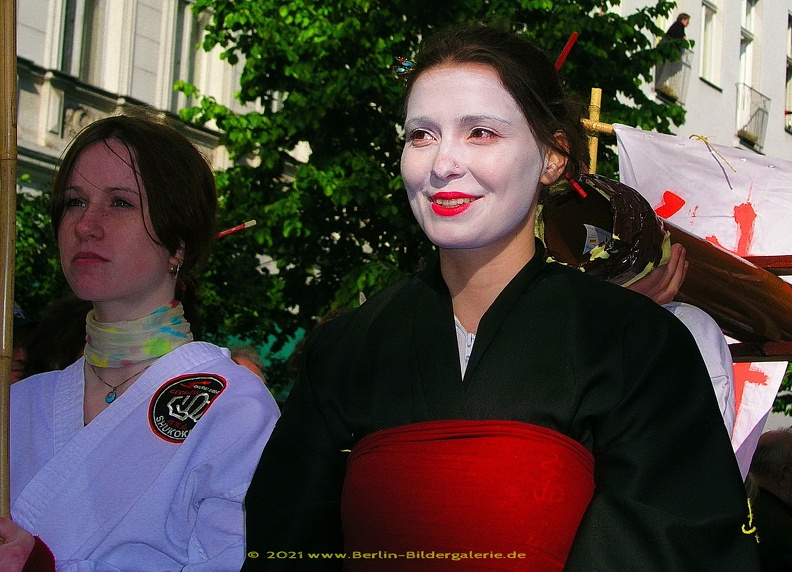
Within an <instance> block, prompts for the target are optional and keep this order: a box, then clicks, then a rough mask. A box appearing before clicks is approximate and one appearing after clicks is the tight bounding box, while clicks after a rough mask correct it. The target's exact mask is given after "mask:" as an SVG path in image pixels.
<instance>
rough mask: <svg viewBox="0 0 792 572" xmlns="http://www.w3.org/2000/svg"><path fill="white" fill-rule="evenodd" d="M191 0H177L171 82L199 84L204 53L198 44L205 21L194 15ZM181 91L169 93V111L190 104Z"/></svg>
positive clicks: (199, 86)
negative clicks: (180, 81) (181, 81)
mask: <svg viewBox="0 0 792 572" xmlns="http://www.w3.org/2000/svg"><path fill="white" fill-rule="evenodd" d="M192 5H193V1H192V0H179V2H178V7H177V10H178V12H177V14H176V33H175V34H174V46H173V69H172V74H173V82H174V83H175V82H176V81H178V80H183V81H186V82H188V83H192V84H195V85H196V86H197V87H198V88H199V89H200V88H201V87H202V86H201V79H202V78H201V60H202V56H203V54H204V52H203V49H202V48H201V47H200V46H199V44H200V42H201V39H202V37H203V29H204V27H205V26H206V24H207V22H206V21H203V19H201V18H199V17H197V16H195V14H193V11H192ZM191 104H192V102H191V101H189V100H187V98H185V97H184V94H183V93H180V92H176V91H174V92H173V94H172V95H171V101H170V108H171V111H174V112H175V111H178V110H179V108H181V107H186V106H189V105H191Z"/></svg>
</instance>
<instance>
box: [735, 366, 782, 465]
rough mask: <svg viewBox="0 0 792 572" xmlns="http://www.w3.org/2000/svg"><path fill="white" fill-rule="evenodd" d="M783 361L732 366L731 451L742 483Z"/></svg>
mask: <svg viewBox="0 0 792 572" xmlns="http://www.w3.org/2000/svg"><path fill="white" fill-rule="evenodd" d="M786 369H787V362H785V361H782V362H753V363H749V362H745V363H736V364H734V396H735V402H736V403H735V405H736V410H737V416H736V417H735V420H734V432H733V433H732V448H733V449H734V453H735V455H737V463H738V464H739V465H740V472H741V473H742V476H743V480H744V479H745V475H747V474H748V469H750V468H751V459H752V458H753V454H754V451H755V450H756V444H757V443H758V442H759V436H760V435H761V434H762V431H763V430H764V426H765V423H766V422H767V416H768V415H770V409H772V407H773V401H774V400H775V396H776V393H778V388H779V387H781V381H782V380H783V378H784V373H785V372H786Z"/></svg>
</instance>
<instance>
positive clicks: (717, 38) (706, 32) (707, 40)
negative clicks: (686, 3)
mask: <svg viewBox="0 0 792 572" xmlns="http://www.w3.org/2000/svg"><path fill="white" fill-rule="evenodd" d="M700 53H701V77H702V78H703V79H705V80H707V81H708V82H710V83H712V84H715V85H719V84H720V80H721V72H720V69H721V25H720V14H719V13H718V5H717V4H716V3H715V2H714V1H712V0H702V2H701V52H700Z"/></svg>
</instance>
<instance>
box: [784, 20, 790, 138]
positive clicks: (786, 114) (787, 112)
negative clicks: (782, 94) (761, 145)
mask: <svg viewBox="0 0 792 572" xmlns="http://www.w3.org/2000/svg"><path fill="white" fill-rule="evenodd" d="M785 103H786V105H785V107H784V126H785V127H786V130H787V131H789V132H790V133H792V14H789V15H788V16H787V46H786V101H785Z"/></svg>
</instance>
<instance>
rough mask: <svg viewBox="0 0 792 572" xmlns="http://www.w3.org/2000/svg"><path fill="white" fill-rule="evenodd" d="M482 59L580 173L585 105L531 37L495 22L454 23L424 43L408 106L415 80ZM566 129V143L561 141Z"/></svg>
mask: <svg viewBox="0 0 792 572" xmlns="http://www.w3.org/2000/svg"><path fill="white" fill-rule="evenodd" d="M465 63H478V64H484V65H488V66H490V67H492V68H493V69H494V70H495V71H496V72H497V74H498V76H500V80H501V83H502V84H503V87H504V88H505V89H506V91H508V92H509V93H510V94H511V96H512V97H513V98H514V100H515V101H516V102H517V104H518V105H519V106H520V109H521V110H522V112H523V115H524V116H525V118H526V119H527V121H528V123H529V124H530V125H531V128H532V129H533V132H534V134H535V135H536V137H537V139H538V140H539V142H540V143H541V144H542V145H544V146H546V147H548V148H552V149H555V150H556V151H558V152H559V153H561V154H562V155H564V156H566V157H567V158H568V162H567V167H566V172H567V173H569V174H570V175H572V176H576V175H577V174H578V173H579V172H580V169H581V166H582V165H585V164H587V163H588V144H587V142H586V136H585V133H584V131H583V126H582V124H581V122H580V118H581V116H582V112H583V106H582V105H581V104H580V103H579V102H578V101H577V100H576V99H575V98H573V97H570V96H568V95H567V94H566V93H565V91H564V88H563V86H562V85H561V79H560V77H559V75H558V72H557V71H556V69H555V67H554V66H553V64H552V63H551V62H550V60H549V59H548V58H547V56H546V55H545V54H544V52H542V51H541V50H540V49H539V48H538V47H536V46H535V45H534V44H532V43H531V42H530V41H528V40H527V39H526V38H525V37H523V36H521V35H519V34H517V33H514V32H511V31H506V30H502V29H499V28H496V27H493V26H488V25H483V24H474V25H466V26H457V27H452V28H448V29H446V30H443V31H441V32H438V33H437V34H435V35H433V36H431V37H429V38H428V39H427V40H426V41H425V42H423V43H422V44H421V48H420V51H419V54H418V57H417V58H416V61H415V65H414V68H413V71H411V72H410V73H409V74H408V76H407V86H406V93H405V98H404V105H405V110H406V106H407V102H408V100H409V98H410V93H411V91H412V87H413V85H414V84H415V81H416V80H417V79H418V78H419V77H420V76H421V74H423V73H424V72H426V71H428V70H430V69H432V68H434V67H438V66H442V65H446V64H465ZM559 133H561V134H563V135H564V136H565V138H566V144H565V145H564V143H563V142H559V141H558V139H557V138H556V136H557V134H559Z"/></svg>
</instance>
